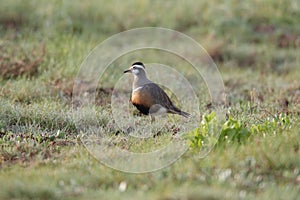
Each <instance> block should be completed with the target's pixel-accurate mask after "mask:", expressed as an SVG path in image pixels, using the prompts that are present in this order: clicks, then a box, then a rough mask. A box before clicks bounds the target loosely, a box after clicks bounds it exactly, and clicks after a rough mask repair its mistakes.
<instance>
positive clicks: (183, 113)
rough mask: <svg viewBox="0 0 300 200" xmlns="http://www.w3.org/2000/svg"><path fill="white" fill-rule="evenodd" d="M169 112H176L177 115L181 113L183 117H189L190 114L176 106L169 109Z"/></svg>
mask: <svg viewBox="0 0 300 200" xmlns="http://www.w3.org/2000/svg"><path fill="white" fill-rule="evenodd" d="M169 112H170V113H173V114H178V115H181V116H183V117H186V118H189V117H190V116H191V114H189V113H187V112H184V111H182V110H180V109H178V108H176V107H174V109H172V110H169Z"/></svg>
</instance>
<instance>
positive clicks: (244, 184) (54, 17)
mask: <svg viewBox="0 0 300 200" xmlns="http://www.w3.org/2000/svg"><path fill="white" fill-rule="evenodd" d="M299 13H300V3H299V2H298V1H297V0H291V1H272V0H268V1H255V2H252V1H230V2H229V1H228V2H221V1H218V0H214V1H208V2H204V1H203V2H194V1H187V2H185V3H183V2H179V1H172V2H171V1H170V2H168V1H167V2H164V4H162V3H160V2H159V1H150V0H145V1H139V2H134V1H126V2H121V1H112V2H111V1H88V2H83V1H52V2H46V1H45V2H40V1H36V0H31V1H26V2H23V1H20V0H14V1H2V2H0V182H1V183H2V184H1V188H0V199H92V198H97V199H120V198H122V199H141V198H143V199H297V198H298V194H299V192H300V187H299V183H300V143H299V141H300V132H299V129H300V126H299V122H300V117H299V116H300V82H299V80H300V70H299V69H300V54H299V52H300V50H299V49H300V42H299V41H300V27H299V21H300V15H299ZM144 26H146V27H148V26H159V27H166V28H171V29H175V30H178V31H181V32H183V33H185V34H187V35H189V36H191V37H193V38H194V39H195V40H196V41H197V42H199V43H200V44H202V45H203V47H205V49H206V50H207V51H208V53H209V54H210V55H211V56H212V58H213V59H214V60H215V62H216V63H217V65H218V68H219V70H220V72H221V74H222V78H223V80H224V84H225V89H226V92H227V101H226V119H224V120H223V121H218V122H216V121H214V120H213V114H211V113H210V111H209V109H207V108H206V105H207V104H208V103H209V101H208V98H207V96H208V93H207V91H206V88H205V86H204V83H203V81H202V80H200V79H199V77H197V76H195V73H194V71H193V70H192V68H191V67H190V66H188V65H187V63H186V62H185V61H184V60H182V59H180V58H178V57H176V56H174V55H167V53H165V52H159V51H149V50H146V51H144V52H133V53H131V54H130V55H126V56H122V57H120V58H118V59H117V60H116V61H115V62H113V63H112V64H111V67H110V68H109V69H108V70H107V71H106V74H105V76H104V79H103V80H102V81H101V82H99V85H98V89H97V99H96V105H95V106H94V107H91V108H92V109H95V113H91V108H87V109H86V110H83V112H82V115H81V116H80V117H81V118H79V120H78V119H75V118H74V115H73V114H74V113H73V110H72V92H73V83H74V79H75V78H76V76H77V73H78V71H79V69H80V64H81V63H82V62H83V60H84V58H85V57H86V56H87V55H88V54H89V52H90V51H91V50H92V49H93V48H94V47H96V45H97V44H99V43H100V42H102V41H103V40H104V39H106V38H108V37H110V36H111V35H113V34H116V33H118V32H120V31H124V30H127V29H131V28H136V27H144ZM43 49H44V52H43ZM140 56H142V57H143V58H144V59H143V58H140ZM158 56H161V57H162V58H163V59H162V61H165V63H171V64H172V63H176V64H178V66H182V68H184V69H185V71H184V70H183V71H182V72H183V73H184V74H185V75H186V76H187V77H188V78H189V80H191V81H192V82H193V83H197V84H199V88H197V91H196V92H197V93H198V95H199V94H202V95H203V102H200V105H199V106H200V110H201V113H202V114H203V118H202V119H203V120H202V123H199V127H198V128H196V129H194V130H193V131H191V132H190V133H188V134H187V135H186V137H185V138H187V140H188V142H189V144H190V146H189V149H188V150H187V152H186V153H185V154H184V155H183V156H182V157H181V158H180V159H179V160H177V161H176V162H175V163H174V164H172V165H170V166H168V167H166V168H164V169H161V170H158V171H155V172H151V173H144V174H129V173H124V172H119V171H116V170H113V169H111V168H109V167H106V166H105V165H103V164H101V163H100V162H99V161H98V160H96V159H95V158H94V157H93V156H92V155H91V154H89V153H88V151H87V150H86V148H84V145H83V144H82V142H81V139H82V138H84V137H85V136H86V135H85V132H83V131H79V130H78V129H77V127H76V123H78V122H80V123H82V124H84V125H88V126H91V127H94V126H100V128H101V130H102V131H104V132H105V133H107V134H106V135H105V140H104V143H103V144H110V145H115V146H118V147H119V148H121V149H126V150H131V151H133V152H148V151H149V150H152V149H156V148H158V147H163V146H164V145H165V144H167V143H168V142H169V141H170V140H172V139H173V136H172V134H173V133H174V131H176V127H175V128H174V127H171V128H170V127H169V126H167V125H165V126H164V127H163V129H162V131H160V132H158V134H157V136H156V137H154V138H149V139H145V140H137V139H134V138H130V137H128V136H127V135H126V134H125V133H123V132H122V131H120V129H119V128H117V127H116V126H114V123H115V122H114V121H113V119H112V118H111V116H110V115H111V112H112V110H111V108H110V101H111V91H112V88H113V86H114V83H115V81H117V80H118V79H119V77H120V76H121V75H122V71H123V70H124V69H125V68H126V67H127V66H128V65H130V64H131V61H132V60H142V61H143V60H145V62H155V61H157V60H158V59H157V57H158ZM137 57H138V58H137ZM160 61H161V60H160ZM123 64H126V66H123ZM120 65H121V66H120ZM200 86H201V87H200ZM124 92H126V91H124ZM75 103H76V102H75ZM92 114H95V115H94V116H93V115H92ZM205 117H206V118H205ZM76 120H77V121H76ZM142 120H147V119H142ZM214 127H218V128H220V138H217V137H215V136H214V135H213V136H211V137H207V136H209V133H210V132H211V130H213V129H214ZM105 142H107V143H105ZM203 142H204V143H203ZM205 142H217V144H216V146H215V147H214V148H213V149H212V150H211V151H210V152H209V154H208V155H207V156H206V157H205V158H202V156H203V153H204V150H205V145H203V144H206V143H205ZM121 183H122V184H123V185H124V183H125V184H126V190H125V191H122V190H121V189H120V185H122V184H121Z"/></svg>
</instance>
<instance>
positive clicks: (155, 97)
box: [124, 62, 190, 118]
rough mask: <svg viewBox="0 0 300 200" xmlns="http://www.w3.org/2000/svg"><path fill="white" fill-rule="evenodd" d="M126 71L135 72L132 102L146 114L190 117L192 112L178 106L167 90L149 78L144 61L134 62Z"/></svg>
mask: <svg viewBox="0 0 300 200" xmlns="http://www.w3.org/2000/svg"><path fill="white" fill-rule="evenodd" d="M124 73H132V74H133V77H134V78H133V83H132V94H131V98H130V101H131V103H132V104H133V105H134V106H135V107H136V108H137V109H138V110H139V111H140V112H141V113H142V114H144V115H150V116H151V117H154V116H157V115H163V114H166V113H170V114H178V115H181V116H183V117H186V118H188V117H190V114H189V113H187V112H184V111H182V110H180V109H179V108H178V107H176V106H175V105H174V104H173V102H172V101H171V99H170V98H169V96H168V95H167V94H166V92H165V91H164V90H163V89H162V88H160V87H159V86H158V85H157V84H156V83H154V82H152V81H151V80H149V79H148V78H147V75H146V68H145V65H144V64H143V63H142V62H134V63H133V64H132V65H131V66H130V68H129V69H127V70H125V71H124Z"/></svg>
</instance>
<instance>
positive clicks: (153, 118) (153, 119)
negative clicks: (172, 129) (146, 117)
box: [150, 115, 155, 124]
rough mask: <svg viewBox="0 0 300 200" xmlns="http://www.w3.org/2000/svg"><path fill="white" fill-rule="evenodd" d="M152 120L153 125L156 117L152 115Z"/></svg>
mask: <svg viewBox="0 0 300 200" xmlns="http://www.w3.org/2000/svg"><path fill="white" fill-rule="evenodd" d="M150 118H151V124H152V123H154V122H155V117H154V116H153V115H150Z"/></svg>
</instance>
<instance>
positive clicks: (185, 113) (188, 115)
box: [178, 111, 191, 118]
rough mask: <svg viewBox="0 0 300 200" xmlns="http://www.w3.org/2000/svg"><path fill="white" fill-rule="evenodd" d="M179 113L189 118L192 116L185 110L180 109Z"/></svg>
mask: <svg viewBox="0 0 300 200" xmlns="http://www.w3.org/2000/svg"><path fill="white" fill-rule="evenodd" d="M178 114H179V115H181V116H184V117H186V118H189V117H190V116H191V114H190V113H187V112H184V111H180V112H179V113H178Z"/></svg>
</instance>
